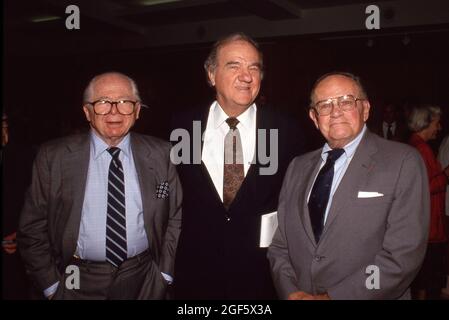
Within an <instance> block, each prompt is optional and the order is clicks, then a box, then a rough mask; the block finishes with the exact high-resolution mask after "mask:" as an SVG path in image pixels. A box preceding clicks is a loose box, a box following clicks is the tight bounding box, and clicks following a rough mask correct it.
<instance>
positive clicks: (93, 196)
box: [18, 72, 182, 299]
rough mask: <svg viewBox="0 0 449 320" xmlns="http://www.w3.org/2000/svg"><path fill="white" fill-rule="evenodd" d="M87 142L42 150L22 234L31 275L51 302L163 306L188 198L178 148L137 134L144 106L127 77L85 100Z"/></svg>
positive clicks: (101, 85) (99, 86)
mask: <svg viewBox="0 0 449 320" xmlns="http://www.w3.org/2000/svg"><path fill="white" fill-rule="evenodd" d="M83 103H84V105H83V109H84V113H85V115H86V118H87V120H88V121H89V123H90V127H91V130H90V133H89V134H79V135H74V136H70V137H66V138H62V139H59V140H56V141H51V142H49V143H46V144H44V145H43V146H42V147H41V148H40V150H39V153H38V155H37V157H36V160H35V162H34V167H33V176H32V182H31V187H30V189H29V191H28V194H27V197H26V200H25V205H24V208H23V210H22V215H21V219H20V225H19V235H18V241H19V248H20V250H21V254H22V257H23V259H24V261H25V266H26V269H27V272H28V273H29V274H30V276H31V278H32V279H33V281H34V282H35V284H36V286H37V287H38V288H39V289H40V290H42V292H43V293H44V295H45V296H46V297H47V298H53V299H163V298H164V297H165V295H166V291H167V286H168V284H169V283H170V282H171V281H172V277H173V268H174V257H175V256H174V255H175V251H176V247H177V241H178V236H179V232H180V226H181V208H180V206H181V200H182V199H181V198H182V192H181V187H180V183H179V179H178V176H177V173H176V170H175V167H174V165H173V164H172V163H171V162H170V158H169V149H170V144H169V143H166V142H163V141H161V140H159V139H156V138H153V137H149V136H143V135H140V134H136V133H130V132H129V130H130V128H131V127H132V126H133V125H134V123H135V121H136V120H137V119H138V118H139V113H140V108H141V103H140V98H139V93H138V90H137V86H136V84H135V82H134V81H133V80H132V79H131V78H129V77H127V76H125V75H123V74H120V73H117V72H110V73H105V74H101V75H98V76H96V77H94V78H93V79H92V80H91V81H90V83H89V85H88V86H87V88H86V90H85V93H84V102H83Z"/></svg>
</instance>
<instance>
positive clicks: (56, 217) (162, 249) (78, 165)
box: [18, 133, 182, 290]
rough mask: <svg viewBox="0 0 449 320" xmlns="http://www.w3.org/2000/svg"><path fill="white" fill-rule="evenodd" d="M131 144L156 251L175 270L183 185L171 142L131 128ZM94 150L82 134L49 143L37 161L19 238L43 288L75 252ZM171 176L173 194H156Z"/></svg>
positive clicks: (58, 276) (169, 270)
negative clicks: (171, 150)
mask: <svg viewBox="0 0 449 320" xmlns="http://www.w3.org/2000/svg"><path fill="white" fill-rule="evenodd" d="M131 148H132V152H133V157H134V162H135V166H136V170H137V175H138V177H139V184H140V190H141V193H142V202H143V203H142V204H143V212H144V223H145V231H146V234H147V236H148V241H149V245H150V250H151V255H152V258H153V261H154V262H155V263H156V265H157V266H158V267H159V269H160V271H161V272H164V273H166V274H170V275H173V271H174V270H173V268H174V258H175V251H176V246H177V241H178V236H179V232H180V227H181V207H180V205H181V201H182V191H181V187H180V182H179V178H178V175H177V173H176V169H175V167H174V165H173V164H172V163H171V161H170V159H169V148H170V144H169V143H167V142H163V141H162V140H159V139H157V138H154V137H149V136H143V135H140V134H136V133H131ZM89 155H90V137H89V135H88V134H81V135H74V136H70V137H66V138H62V139H59V140H55V141H51V142H49V143H46V144H44V145H43V146H42V147H41V148H40V150H39V152H38V155H37V157H36V160H35V162H34V166H33V175H32V182H31V187H30V188H29V190H28V193H27V196H26V199H25V205H24V207H23V210H22V214H21V218H20V224H19V235H18V240H19V247H20V250H21V254H22V257H23V259H24V262H25V266H26V269H27V271H28V273H29V274H30V275H31V277H32V279H33V280H34V281H35V282H36V284H37V286H38V288H39V289H40V290H44V289H46V288H48V287H50V286H51V285H52V284H53V283H55V282H57V281H58V280H60V279H61V274H62V273H63V271H64V269H65V267H66V265H67V264H68V263H69V261H70V260H71V258H72V256H73V254H74V252H75V249H76V244H77V239H78V233H79V226H80V221H81V210H82V205H83V200H84V190H85V186H86V179H87V171H88V165H89ZM165 181H168V183H169V188H170V195H169V197H168V198H166V199H159V198H156V185H158V184H159V183H161V182H165Z"/></svg>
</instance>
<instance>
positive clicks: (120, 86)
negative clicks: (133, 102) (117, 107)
mask: <svg viewBox="0 0 449 320" xmlns="http://www.w3.org/2000/svg"><path fill="white" fill-rule="evenodd" d="M92 94H93V96H94V97H108V96H111V97H113V96H123V97H134V94H133V89H132V85H131V82H130V81H129V80H128V79H126V78H124V77H122V76H119V75H107V76H103V77H100V78H98V79H96V80H95V82H94V83H93V84H92Z"/></svg>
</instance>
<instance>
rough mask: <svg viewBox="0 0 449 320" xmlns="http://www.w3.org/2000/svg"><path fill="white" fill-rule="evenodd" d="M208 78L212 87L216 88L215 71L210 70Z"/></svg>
mask: <svg viewBox="0 0 449 320" xmlns="http://www.w3.org/2000/svg"><path fill="white" fill-rule="evenodd" d="M207 76H208V77H209V82H210V84H211V86H213V87H214V86H215V70H211V69H210V68H209V70H208V71H207Z"/></svg>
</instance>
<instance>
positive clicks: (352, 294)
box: [268, 131, 430, 299]
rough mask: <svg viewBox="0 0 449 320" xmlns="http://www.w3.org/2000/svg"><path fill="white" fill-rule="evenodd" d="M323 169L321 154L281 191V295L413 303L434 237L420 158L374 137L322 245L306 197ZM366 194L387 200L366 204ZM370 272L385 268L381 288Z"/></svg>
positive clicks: (338, 197)
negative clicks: (415, 284)
mask: <svg viewBox="0 0 449 320" xmlns="http://www.w3.org/2000/svg"><path fill="white" fill-rule="evenodd" d="M320 163H321V149H320V150H316V151H314V152H311V153H307V154H306V155H304V156H301V157H298V158H296V159H295V160H293V161H292V163H291V164H290V166H289V169H288V171H287V174H286V178H285V181H284V183H283V186H282V191H281V195H280V199H279V209H278V219H279V228H278V230H277V231H276V233H275V236H274V238H273V242H272V243H271V246H270V248H269V250H268V257H269V259H270V263H271V268H272V272H273V278H274V282H275V286H276V289H277V291H278V293H279V295H280V296H281V298H283V299H286V298H287V297H288V295H289V294H290V293H292V292H295V291H305V292H308V293H311V294H323V293H326V292H327V293H328V294H329V296H330V297H331V299H399V298H403V299H404V298H408V299H410V291H409V286H410V283H411V282H412V281H413V279H414V277H415V276H416V274H417V272H418V270H419V267H420V265H421V262H422V260H423V258H424V254H425V251H426V245H427V236H428V233H429V209H430V204H429V187H428V182H427V174H426V169H425V167H424V163H423V161H422V159H421V157H420V155H419V154H418V153H417V152H416V150H414V149H413V148H411V147H409V146H407V145H405V144H402V143H397V142H391V141H388V140H385V139H382V138H380V137H379V136H377V135H375V134H372V133H370V132H369V131H367V132H366V133H365V136H364V137H363V138H362V140H361V142H360V144H359V146H358V148H357V150H356V152H355V154H354V157H353V158H352V161H351V163H350V164H349V166H348V168H347V170H346V172H345V174H344V176H343V178H342V180H341V181H340V184H339V186H338V188H337V190H336V192H335V194H334V196H333V199H332V205H331V208H330V210H329V214H328V217H327V220H326V224H325V226H324V230H323V234H322V236H321V238H320V240H319V242H318V243H316V241H315V238H314V235H313V231H312V225H311V222H310V216H309V210H308V206H307V197H308V194H309V192H310V190H311V188H312V185H313V182H314V179H315V176H316V174H317V172H318V170H319V169H320ZM360 191H365V192H377V193H380V194H382V196H376V197H365V198H364V197H361V196H359V192H360ZM370 265H373V266H377V267H378V270H379V288H378V289H371V290H370V289H368V288H367V286H366V283H367V280H369V279H368V277H369V276H370V274H371V273H372V272H373V271H369V273H367V272H366V271H367V267H368V266H370ZM368 282H369V283H370V284H371V283H372V282H371V280H369V281H368Z"/></svg>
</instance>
